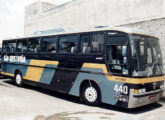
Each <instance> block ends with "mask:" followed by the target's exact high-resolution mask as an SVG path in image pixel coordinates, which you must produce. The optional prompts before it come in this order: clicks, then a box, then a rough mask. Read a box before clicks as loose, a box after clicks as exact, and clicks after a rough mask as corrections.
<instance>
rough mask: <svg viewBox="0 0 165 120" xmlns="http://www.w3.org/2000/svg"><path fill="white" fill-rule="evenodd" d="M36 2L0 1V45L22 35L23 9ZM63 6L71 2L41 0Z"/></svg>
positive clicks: (31, 0)
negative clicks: (8, 39)
mask: <svg viewBox="0 0 165 120" xmlns="http://www.w3.org/2000/svg"><path fill="white" fill-rule="evenodd" d="M36 1H37V0H0V44H1V43H2V40H3V39H7V38H13V37H18V36H23V35H24V15H25V14H24V7H25V6H27V5H29V4H31V3H33V2H36ZM42 1H47V2H51V3H54V4H56V5H60V4H63V3H65V2H68V1H71V0H42Z"/></svg>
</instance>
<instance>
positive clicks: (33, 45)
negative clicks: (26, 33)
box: [28, 38, 40, 52]
mask: <svg viewBox="0 0 165 120" xmlns="http://www.w3.org/2000/svg"><path fill="white" fill-rule="evenodd" d="M39 51H40V38H31V39H29V40H28V52H39Z"/></svg>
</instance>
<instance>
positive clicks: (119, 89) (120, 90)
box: [114, 85, 128, 94]
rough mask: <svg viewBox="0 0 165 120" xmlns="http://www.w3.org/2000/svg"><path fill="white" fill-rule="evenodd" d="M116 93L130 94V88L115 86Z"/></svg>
mask: <svg viewBox="0 0 165 120" xmlns="http://www.w3.org/2000/svg"><path fill="white" fill-rule="evenodd" d="M114 91H116V92H120V93H123V94H128V86H122V85H120V86H118V85H115V86H114Z"/></svg>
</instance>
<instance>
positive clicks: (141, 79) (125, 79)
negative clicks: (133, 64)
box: [83, 63, 165, 84]
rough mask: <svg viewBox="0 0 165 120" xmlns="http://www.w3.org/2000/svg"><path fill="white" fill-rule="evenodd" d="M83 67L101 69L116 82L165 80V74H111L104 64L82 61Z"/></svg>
mask: <svg viewBox="0 0 165 120" xmlns="http://www.w3.org/2000/svg"><path fill="white" fill-rule="evenodd" d="M83 67H85V68H97V69H102V70H103V72H104V73H105V75H106V78H107V79H108V80H110V81H118V82H123V83H131V84H142V83H150V82H157V81H163V80H165V76H160V77H150V78H128V77H119V76H111V75H109V74H107V73H108V70H107V68H106V65H105V64H93V63H84V64H83Z"/></svg>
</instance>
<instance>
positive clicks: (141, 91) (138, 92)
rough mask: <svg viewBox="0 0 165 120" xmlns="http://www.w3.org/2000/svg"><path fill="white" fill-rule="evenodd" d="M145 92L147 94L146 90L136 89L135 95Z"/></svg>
mask: <svg viewBox="0 0 165 120" xmlns="http://www.w3.org/2000/svg"><path fill="white" fill-rule="evenodd" d="M145 92H146V89H145V88H143V89H134V93H135V94H141V93H145Z"/></svg>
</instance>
